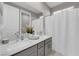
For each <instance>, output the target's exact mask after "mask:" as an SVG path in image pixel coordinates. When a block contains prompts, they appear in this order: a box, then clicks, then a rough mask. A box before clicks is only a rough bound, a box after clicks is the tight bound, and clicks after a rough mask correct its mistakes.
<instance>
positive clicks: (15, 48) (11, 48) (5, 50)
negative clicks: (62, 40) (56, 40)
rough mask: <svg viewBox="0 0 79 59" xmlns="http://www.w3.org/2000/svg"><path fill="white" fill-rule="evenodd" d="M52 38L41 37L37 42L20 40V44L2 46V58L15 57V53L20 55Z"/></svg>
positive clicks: (0, 53) (0, 52) (0, 50)
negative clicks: (23, 51) (25, 50)
mask: <svg viewBox="0 0 79 59" xmlns="http://www.w3.org/2000/svg"><path fill="white" fill-rule="evenodd" d="M50 37H51V36H46V35H43V36H40V38H39V39H37V40H30V39H27V38H26V39H24V40H20V41H18V42H15V43H9V44H6V45H2V46H0V56H10V55H13V54H15V53H18V52H20V51H22V50H24V49H27V48H29V47H31V46H33V45H35V44H37V43H39V42H41V41H44V40H46V39H47V38H50Z"/></svg>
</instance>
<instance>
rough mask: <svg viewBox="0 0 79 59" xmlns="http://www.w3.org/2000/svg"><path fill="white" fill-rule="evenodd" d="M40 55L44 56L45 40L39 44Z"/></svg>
mask: <svg viewBox="0 0 79 59" xmlns="http://www.w3.org/2000/svg"><path fill="white" fill-rule="evenodd" d="M38 56H44V41H43V42H41V43H39V44H38Z"/></svg>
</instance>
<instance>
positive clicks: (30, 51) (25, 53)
mask: <svg viewBox="0 0 79 59" xmlns="http://www.w3.org/2000/svg"><path fill="white" fill-rule="evenodd" d="M33 52H37V45H35V46H33V47H30V48H28V49H25V50H23V51H21V52H19V53H16V54H15V56H28V55H30V54H32V53H33Z"/></svg>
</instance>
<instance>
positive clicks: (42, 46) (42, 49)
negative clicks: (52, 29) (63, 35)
mask: <svg viewBox="0 0 79 59" xmlns="http://www.w3.org/2000/svg"><path fill="white" fill-rule="evenodd" d="M50 52H52V37H50V38H48V39H46V40H44V41H42V42H40V43H38V44H36V45H34V46H32V47H30V48H26V49H25V50H23V51H20V52H19V53H16V54H14V56H48V55H49V54H50Z"/></svg>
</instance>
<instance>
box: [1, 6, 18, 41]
mask: <svg viewBox="0 0 79 59" xmlns="http://www.w3.org/2000/svg"><path fill="white" fill-rule="evenodd" d="M2 7H3V15H2V18H3V19H2V25H1V26H2V30H1V32H2V34H1V35H2V40H4V39H6V40H8V39H9V40H14V38H15V37H16V36H15V34H16V33H18V32H19V9H18V8H16V7H13V6H10V5H7V4H3V5H2ZM0 20H1V19H0Z"/></svg>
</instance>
